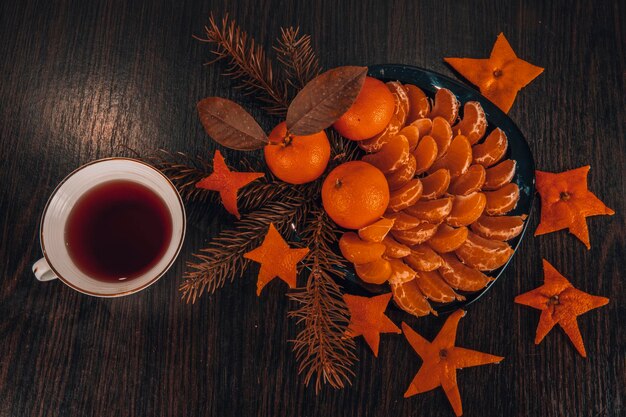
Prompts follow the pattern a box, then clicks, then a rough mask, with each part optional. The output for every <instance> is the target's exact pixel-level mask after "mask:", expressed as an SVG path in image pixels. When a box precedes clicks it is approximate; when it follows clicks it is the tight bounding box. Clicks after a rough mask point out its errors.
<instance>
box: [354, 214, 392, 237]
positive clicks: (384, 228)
mask: <svg viewBox="0 0 626 417" xmlns="http://www.w3.org/2000/svg"><path fill="white" fill-rule="evenodd" d="M393 223H394V220H393V219H380V220H378V221H377V222H375V223H372V224H370V225H369V226H365V227H362V228H360V229H359V232H358V233H359V237H360V238H361V239H362V240H364V241H366V242H376V243H378V242H382V240H383V239H384V238H385V236H387V233H389V231H390V230H391V228H392V227H393Z"/></svg>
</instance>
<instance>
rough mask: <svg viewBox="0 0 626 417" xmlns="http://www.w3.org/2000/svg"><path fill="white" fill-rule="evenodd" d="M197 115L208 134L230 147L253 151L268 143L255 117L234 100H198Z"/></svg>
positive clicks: (208, 98)
mask: <svg viewBox="0 0 626 417" xmlns="http://www.w3.org/2000/svg"><path fill="white" fill-rule="evenodd" d="M198 114H199V115H200V121H201V122H202V126H204V130H205V131H206V133H207V134H208V135H209V136H211V138H213V140H214V141H216V142H217V143H219V144H221V145H224V146H226V147H227V148H230V149H237V150H242V151H251V150H254V149H259V148H262V147H263V146H265V145H266V144H267V143H268V139H267V135H266V134H265V132H264V131H263V129H262V128H261V126H259V124H258V123H257V122H256V120H254V118H253V117H252V116H251V115H250V113H248V112H247V111H246V110H245V109H244V108H243V107H241V106H240V105H239V104H237V103H235V102H234V101H232V100H228V99H225V98H221V97H207V98H205V99H203V100H200V101H199V102H198Z"/></svg>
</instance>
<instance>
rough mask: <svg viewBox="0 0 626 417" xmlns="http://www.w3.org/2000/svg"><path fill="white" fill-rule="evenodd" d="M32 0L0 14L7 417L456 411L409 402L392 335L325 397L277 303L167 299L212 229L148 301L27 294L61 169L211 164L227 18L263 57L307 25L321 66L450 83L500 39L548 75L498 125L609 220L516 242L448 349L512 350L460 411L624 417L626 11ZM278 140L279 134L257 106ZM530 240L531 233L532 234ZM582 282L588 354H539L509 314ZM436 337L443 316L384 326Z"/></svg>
mask: <svg viewBox="0 0 626 417" xmlns="http://www.w3.org/2000/svg"><path fill="white" fill-rule="evenodd" d="M282 3H283V2H279V1H269V0H264V1H253V0H241V1H238V2H219V1H206V0H205V1H197V0H195V1H192V0H181V1H176V2H171V1H165V0H151V1H148V0H142V1H140V0H138V1H123V0H95V1H81V0H58V1H54V0H53V1H36V0H23V1H13V2H2V3H1V5H0V39H2V42H0V56H1V57H3V59H2V61H0V74H2V75H1V77H2V78H1V84H0V155H1V157H0V178H1V179H2V180H1V182H0V221H1V223H0V225H1V226H0V227H1V229H0V233H1V237H2V238H1V241H0V283H1V285H0V353H1V354H0V399H1V401H0V416H1V417H9V416H11V417H13V416H92V415H93V416H383V415H393V416H451V415H452V411H451V409H450V407H449V405H448V404H447V401H446V399H445V396H444V394H443V391H442V390H440V389H438V390H435V391H433V392H430V393H426V394H422V395H419V396H415V397H412V398H410V399H403V398H402V394H403V393H404V391H405V389H406V387H407V386H408V383H409V382H410V380H411V378H412V377H413V375H414V374H415V372H416V371H417V369H418V367H419V365H420V361H419V359H418V357H417V356H416V355H415V354H414V352H413V351H412V350H411V348H410V347H409V345H408V343H407V342H406V341H405V340H404V338H403V337H400V336H383V338H382V343H381V349H380V356H379V358H378V359H375V358H374V357H373V356H372V355H371V353H370V352H369V350H368V349H367V347H366V346H365V344H364V343H362V342H359V343H358V353H359V356H360V358H361V360H360V362H359V363H358V364H357V366H356V368H355V371H356V374H357V376H356V378H355V380H354V383H353V385H352V386H351V387H349V388H347V389H345V390H343V391H334V390H332V389H324V390H323V391H322V392H321V393H320V395H319V396H316V395H315V393H314V390H313V389H312V387H309V388H305V387H303V385H302V384H301V378H300V377H299V376H297V367H296V362H295V358H294V356H293V355H292V354H291V351H290V349H291V347H290V345H289V343H288V342H287V340H289V339H291V338H293V337H294V336H295V334H296V328H295V325H294V323H293V322H291V321H289V320H288V319H287V318H286V313H287V311H288V308H289V305H288V301H287V299H286V297H285V296H284V293H285V288H284V286H281V285H274V284H272V285H270V286H269V287H268V288H267V289H266V291H264V293H263V296H262V297H261V298H257V296H256V295H255V290H254V288H255V286H254V284H253V282H254V277H253V275H251V274H249V275H247V276H246V277H245V278H244V279H241V280H238V281H236V282H234V283H232V284H231V285H228V286H227V287H226V288H224V289H223V290H221V291H219V292H218V293H216V294H215V295H211V296H205V297H203V298H202V299H201V300H200V301H199V302H198V303H197V304H196V305H192V306H190V305H184V304H183V303H181V302H180V300H179V294H178V292H177V287H178V285H179V282H180V281H179V278H180V276H181V274H182V268H183V265H184V261H185V260H186V259H189V256H190V253H191V252H192V251H193V250H195V249H197V248H199V247H201V245H202V243H203V242H204V241H205V240H206V238H207V236H209V235H210V234H211V233H212V232H215V231H216V230H218V229H219V228H220V227H222V226H224V225H222V224H220V221H219V220H216V219H210V218H204V219H199V220H194V222H193V223H192V224H191V225H190V228H189V235H188V237H187V241H186V244H185V247H184V250H183V253H182V254H181V257H180V259H179V261H178V263H177V264H176V266H175V267H174V268H173V269H172V270H171V271H170V272H169V273H168V274H167V276H166V277H164V278H163V279H161V280H160V281H159V282H158V283H157V284H156V285H154V286H152V287H150V288H149V289H148V290H146V291H144V292H142V293H140V294H138V295H134V296H132V297H127V298H122V299H115V300H102V299H96V298H89V297H86V296H82V295H80V294H78V293H76V292H74V291H72V290H71V289H70V288H68V287H66V286H64V285H62V284H61V283H59V282H51V283H45V284H42V283H37V282H36V281H35V280H34V278H33V277H32V276H31V273H30V265H31V264H32V263H33V262H34V261H35V260H37V259H38V258H39V257H40V249H39V243H38V238H37V230H38V217H39V215H40V213H41V210H42V209H43V206H44V204H45V200H46V198H47V196H48V195H49V194H50V192H51V191H52V189H53V187H54V186H55V185H56V184H57V183H58V182H59V181H60V180H61V179H62V178H63V177H64V176H65V175H66V174H67V173H68V172H70V171H71V170H72V169H74V168H75V167H77V166H79V165H80V164H82V163H85V162H87V161H90V160H93V159H95V158H100V157H106V156H111V155H118V154H123V153H124V152H127V151H124V150H123V149H124V147H130V148H134V149H139V150H148V149H153V148H157V147H165V148H167V149H170V150H174V151H175V150H179V151H184V152H189V153H192V154H194V153H201V154H207V153H209V152H211V151H212V149H213V144H211V143H210V142H209V140H208V139H207V137H206V135H205V134H204V132H203V129H202V126H201V124H200V122H199V120H198V117H197V115H196V111H195V105H196V103H197V101H198V100H200V99H201V98H203V97H206V96H209V95H219V96H223V97H228V98H233V99H235V100H239V101H240V102H242V103H243V104H244V105H245V107H247V108H251V107H252V103H251V102H249V101H246V100H244V99H242V97H241V95H240V94H239V93H238V92H236V91H234V90H232V89H231V85H230V83H229V81H228V80H227V79H226V78H224V77H222V76H220V75H219V71H218V68H215V67H209V68H207V67H204V66H203V65H202V64H203V62H204V61H206V60H207V59H208V58H209V55H208V52H207V49H206V46H205V45H202V44H201V43H199V42H197V41H194V40H193V39H192V36H191V35H192V34H201V32H202V28H203V26H204V24H206V22H207V21H208V14H209V11H211V10H214V11H215V12H216V13H217V15H218V16H219V15H221V14H222V13H224V12H230V13H231V16H233V17H234V18H235V19H237V20H238V21H239V22H240V24H241V25H242V26H243V27H244V28H247V29H249V31H250V33H251V35H253V36H254V37H255V38H256V39H257V40H258V41H259V42H262V43H264V44H266V45H269V44H270V43H271V42H272V40H273V39H274V38H275V37H276V36H277V35H278V34H279V28H280V26H286V25H298V24H299V25H301V27H302V30H303V31H304V32H307V33H310V34H311V35H312V43H313V45H314V47H316V48H317V49H318V50H319V51H320V60H321V63H322V64H323V65H324V66H325V67H326V68H330V67H333V66H337V65H347V64H349V65H368V64H376V63H406V64H413V65H417V66H422V67H425V68H429V69H432V70H435V71H439V72H442V73H444V74H452V73H451V71H450V69H449V68H448V67H447V66H446V65H445V64H444V63H443V61H442V58H443V57H444V56H469V57H485V56H487V55H488V53H489V51H490V49H491V46H492V44H493V42H494V41H495V38H496V36H497V35H498V33H500V32H501V31H502V32H504V33H505V34H506V36H507V38H508V39H509V41H510V42H511V44H512V46H513V48H514V49H515V50H516V52H517V53H518V55H519V56H520V57H521V58H523V59H527V60H529V61H530V62H532V63H533V64H536V65H539V66H542V67H545V68H546V71H545V72H544V73H543V74H542V75H541V76H540V77H539V78H538V79H537V80H536V81H534V82H533V83H532V84H531V85H529V86H528V87H527V88H525V89H524V90H523V91H522V92H521V93H520V95H519V96H518V99H517V100H516V102H515V104H514V106H513V108H512V110H511V112H510V116H511V117H512V118H513V120H515V121H516V123H517V124H518V125H519V127H520V128H521V130H522V131H523V132H525V134H526V136H527V138H528V141H529V143H530V146H531V148H532V150H533V152H534V155H535V159H536V162H537V167H538V168H540V169H543V170H548V171H560V170H565V169H570V168H575V167H579V166H581V165H585V164H591V166H592V169H591V173H590V177H589V185H590V188H591V190H592V191H593V192H595V193H596V194H597V195H598V196H599V197H600V198H601V199H602V200H603V201H604V202H605V203H606V204H607V205H608V206H610V207H611V208H613V209H614V210H615V211H616V212H617V214H616V215H615V216H613V217H610V218H609V217H598V218H592V219H590V220H589V226H590V234H591V242H592V249H591V250H590V251H587V250H586V249H585V248H584V246H583V245H582V244H581V243H580V242H578V241H577V240H576V239H575V238H574V237H572V236H571V235H568V234H567V233H566V232H558V233H554V234H551V235H547V236H541V237H539V238H533V237H532V236H528V237H527V238H526V239H525V240H524V241H523V243H522V245H521V248H520V250H519V252H518V254H517V255H516V257H515V259H514V261H513V263H512V265H511V266H510V267H509V269H508V270H507V272H506V276H505V277H504V278H503V279H501V280H500V281H498V282H497V285H495V286H494V288H493V289H492V290H491V291H490V292H489V293H488V294H487V295H486V296H485V297H484V298H483V299H482V300H481V301H480V302H478V303H477V304H476V305H473V306H472V307H471V308H470V311H469V312H468V315H467V317H466V318H465V319H463V321H462V322H461V325H460V329H459V335H458V341H459V345H461V346H465V347H468V348H472V349H476V350H480V351H485V352H490V353H493V354H496V355H502V356H505V357H506V359H505V360H504V361H503V362H502V364H500V365H497V366H484V367H479V368H472V369H467V370H463V371H461V372H460V373H459V384H460V387H461V396H462V399H463V406H464V410H465V415H467V416H519V417H522V416H543V417H551V416H554V417H563V416H577V417H579V416H589V417H595V416H622V415H624V414H625V413H626V405H625V404H624V400H625V398H626V390H625V389H624V387H625V386H626V359H625V358H626V338H625V334H626V332H625V330H624V326H623V321H624V319H626V309H625V307H624V306H625V305H626V303H625V302H626V299H625V297H624V293H625V288H624V280H623V278H622V275H623V274H622V269H623V266H622V263H623V260H624V259H626V253H625V251H624V237H625V230H626V227H625V221H624V220H625V217H624V212H625V210H626V207H625V205H624V195H625V193H626V189H625V186H624V185H625V181H624V175H623V170H624V167H625V166H626V165H625V162H626V161H625V149H626V144H625V143H624V142H625V141H624V138H625V131H624V121H625V120H626V112H625V109H626V103H625V100H624V97H625V96H626V95H625V94H624V93H625V89H624V82H625V79H626V77H625V76H624V74H625V72H624V71H625V70H626V67H625V65H624V63H625V61H624V51H625V50H626V40H625V35H624V34H625V32H624V31H625V28H624V26H623V25H624V21H625V19H624V17H625V7H624V3H623V2H619V1H617V0H614V1H583V0H576V1H570V2H565V1H554V2H550V1H542V0H532V1H524V2H521V1H496V0H481V1H472V2H456V1H449V0H428V1H419V2H414V1H400V0H396V1H388V2H381V1H374V0H362V1H354V0H353V1H343V2H336V1H330V0H318V1H307V2H304V1H299V2H295V1H294V2H285V3H287V4H282ZM255 116H257V117H258V118H259V119H261V120H262V121H263V125H264V127H265V128H269V127H270V126H271V124H272V123H274V122H275V121H276V120H275V119H271V118H267V117H264V116H262V115H261V113H260V112H258V111H257V112H255ZM530 221H531V222H532V224H531V228H534V227H535V226H536V224H537V217H536V216H534V217H533V218H532V219H531V220H530ZM542 257H545V258H546V259H548V260H549V261H550V262H551V263H552V264H553V265H555V267H556V268H558V269H559V270H560V271H561V272H563V274H564V275H565V276H567V277H569V278H570V279H571V281H572V283H574V285H576V286H578V287H579V288H581V289H583V290H585V291H587V292H589V293H592V294H598V295H604V296H608V297H610V298H611V302H610V304H609V305H608V306H607V307H605V308H602V309H600V310H594V311H592V312H590V313H588V314H586V315H584V316H582V317H581V318H580V319H579V323H580V328H581V332H582V334H583V337H584V339H585V343H586V346H587V351H588V353H589V358H588V359H583V358H581V357H580V356H579V355H578V354H577V353H576V351H575V349H574V348H573V347H572V346H571V344H570V343H569V341H568V340H567V337H566V336H565V335H564V334H563V332H562V331H560V330H559V329H555V330H553V331H552V332H551V333H550V334H549V335H548V336H547V337H546V339H545V340H544V341H543V342H542V344H541V345H539V346H535V345H534V344H533V339H534V332H535V328H536V325H537V320H538V317H539V314H538V313H537V312H536V311H533V310H531V309H527V308H523V307H520V306H517V305H514V304H513V298H514V296H515V295H517V294H519V293H522V292H525V291H527V290H530V289H532V288H534V287H536V286H538V285H539V284H540V283H541V280H542V279H541V258H542ZM390 315H391V317H392V319H393V320H394V321H395V322H396V323H400V322H401V321H406V322H407V323H409V324H410V325H411V326H412V327H414V328H415V329H416V330H418V331H420V332H421V333H422V334H424V335H426V336H427V337H433V336H434V335H435V334H436V333H437V330H438V328H439V327H440V326H441V323H442V320H441V319H435V318H426V319H419V320H418V319H414V318H411V317H407V316H406V315H404V314H402V313H400V312H399V311H391V312H390Z"/></svg>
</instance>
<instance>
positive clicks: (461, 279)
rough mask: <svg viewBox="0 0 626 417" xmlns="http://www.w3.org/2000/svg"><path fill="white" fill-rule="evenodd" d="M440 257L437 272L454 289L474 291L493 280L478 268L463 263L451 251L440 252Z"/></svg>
mask: <svg viewBox="0 0 626 417" xmlns="http://www.w3.org/2000/svg"><path fill="white" fill-rule="evenodd" d="M441 259H442V265H441V267H440V268H439V274H440V275H441V277H442V278H443V279H444V280H445V281H446V282H447V283H448V284H450V286H452V288H454V289H456V290H460V291H468V292H474V291H478V290H482V289H483V288H485V287H486V286H487V284H489V282H491V281H493V278H490V277H488V276H487V275H485V274H483V273H482V272H480V271H479V270H477V269H474V268H470V267H468V266H466V265H464V264H463V262H461V261H459V259H458V258H457V257H456V255H454V254H453V253H445V254H442V255H441Z"/></svg>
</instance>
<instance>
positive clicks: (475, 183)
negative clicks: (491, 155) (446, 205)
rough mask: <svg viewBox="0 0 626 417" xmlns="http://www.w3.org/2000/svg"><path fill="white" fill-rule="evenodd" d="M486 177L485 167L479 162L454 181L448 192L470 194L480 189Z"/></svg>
mask: <svg viewBox="0 0 626 417" xmlns="http://www.w3.org/2000/svg"><path fill="white" fill-rule="evenodd" d="M486 177H487V173H486V171H485V167H483V166H482V165H478V164H476V165H472V166H470V167H469V168H468V169H467V172H466V173H465V174H463V175H461V176H460V177H458V178H456V179H455V180H454V181H452V183H451V184H450V188H449V189H448V192H449V193H450V194H455V195H468V194H471V193H473V192H475V191H480V190H481V188H482V186H483V184H484V183H485V179H486Z"/></svg>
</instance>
